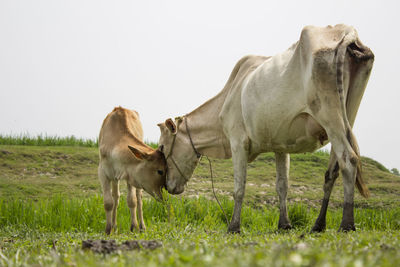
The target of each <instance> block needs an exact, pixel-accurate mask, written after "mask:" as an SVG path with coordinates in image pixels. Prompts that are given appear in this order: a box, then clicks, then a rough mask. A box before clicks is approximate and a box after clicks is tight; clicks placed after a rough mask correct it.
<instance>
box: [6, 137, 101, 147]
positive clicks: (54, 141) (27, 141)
mask: <svg viewBox="0 0 400 267" xmlns="http://www.w3.org/2000/svg"><path fill="white" fill-rule="evenodd" d="M0 145H24V146H82V147H98V140H97V139H85V138H77V137H75V136H73V135H71V136H66V137H60V136H48V135H42V134H40V135H37V136H30V135H29V134H21V135H0Z"/></svg>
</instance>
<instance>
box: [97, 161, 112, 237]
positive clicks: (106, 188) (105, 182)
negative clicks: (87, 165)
mask: <svg viewBox="0 0 400 267" xmlns="http://www.w3.org/2000/svg"><path fill="white" fill-rule="evenodd" d="M98 174H99V180H100V183H101V186H102V188H103V202H104V210H105V212H106V234H107V235H109V234H110V233H111V229H112V210H113V207H114V201H113V198H112V194H111V181H110V180H109V179H108V178H107V176H106V175H105V173H104V172H103V170H102V168H101V167H99V171H98Z"/></svg>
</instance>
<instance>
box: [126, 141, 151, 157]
mask: <svg viewBox="0 0 400 267" xmlns="http://www.w3.org/2000/svg"><path fill="white" fill-rule="evenodd" d="M128 148H129V149H130V150H131V152H132V153H133V155H134V156H135V157H136V158H137V159H140V160H148V159H149V158H150V155H149V154H147V153H146V152H143V151H141V150H140V149H137V148H135V147H133V146H129V145H128Z"/></svg>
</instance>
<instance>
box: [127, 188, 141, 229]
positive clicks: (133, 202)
mask: <svg viewBox="0 0 400 267" xmlns="http://www.w3.org/2000/svg"><path fill="white" fill-rule="evenodd" d="M127 187H128V196H127V203H128V207H129V209H130V211H131V231H132V232H133V230H139V225H138V222H137V219H136V207H137V199H136V190H135V187H133V186H132V185H130V184H129V183H127Z"/></svg>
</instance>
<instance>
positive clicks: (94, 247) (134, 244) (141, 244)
mask: <svg viewBox="0 0 400 267" xmlns="http://www.w3.org/2000/svg"><path fill="white" fill-rule="evenodd" d="M161 246H162V242H161V241H156V240H127V241H124V242H122V243H121V244H120V245H118V244H117V242H116V241H115V240H91V239H89V240H82V249H85V250H86V249H90V250H91V251H93V252H95V253H102V254H109V253H112V252H116V251H119V250H134V249H151V250H153V249H156V248H159V247H161Z"/></svg>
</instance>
